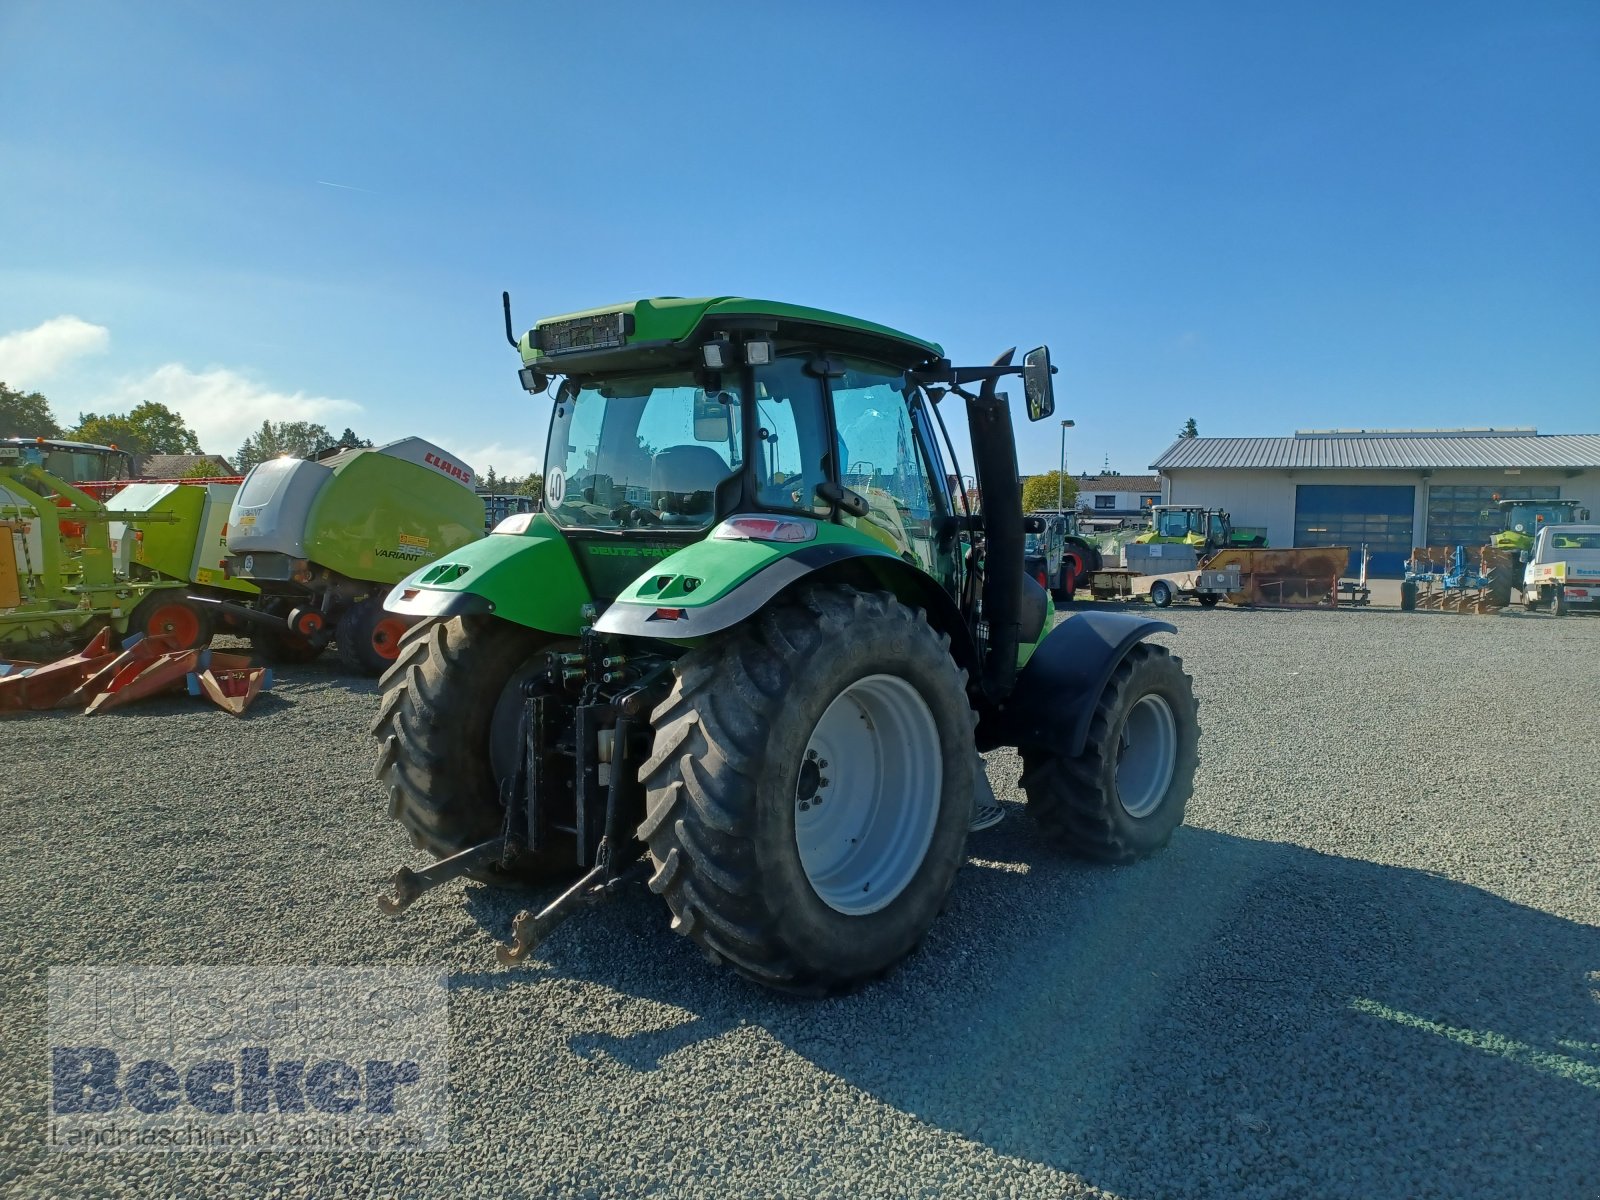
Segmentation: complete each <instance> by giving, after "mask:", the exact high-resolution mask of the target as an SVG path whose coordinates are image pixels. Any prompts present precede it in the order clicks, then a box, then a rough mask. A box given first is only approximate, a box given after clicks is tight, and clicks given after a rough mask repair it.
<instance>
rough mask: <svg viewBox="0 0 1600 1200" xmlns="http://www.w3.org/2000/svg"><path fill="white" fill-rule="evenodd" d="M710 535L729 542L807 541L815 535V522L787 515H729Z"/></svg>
mask: <svg viewBox="0 0 1600 1200" xmlns="http://www.w3.org/2000/svg"><path fill="white" fill-rule="evenodd" d="M711 536H712V537H714V538H720V539H722V540H723V541H730V542H741V541H742V542H809V541H811V540H813V539H814V538H815V537H816V536H817V523H816V522H815V521H806V520H798V519H793V518H788V517H729V518H728V519H727V520H726V521H724V522H723V523H722V524H721V525H719V526H718V527H717V531H716V532H715V533H714V534H712V535H711Z"/></svg>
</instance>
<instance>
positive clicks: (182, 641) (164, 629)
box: [144, 604, 200, 650]
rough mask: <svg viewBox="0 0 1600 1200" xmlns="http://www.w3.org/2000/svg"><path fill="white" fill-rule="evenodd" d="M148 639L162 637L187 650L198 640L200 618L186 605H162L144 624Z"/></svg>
mask: <svg viewBox="0 0 1600 1200" xmlns="http://www.w3.org/2000/svg"><path fill="white" fill-rule="evenodd" d="M144 632H145V633H146V634H147V635H148V636H150V637H164V638H169V639H171V640H172V641H174V642H176V643H177V644H178V645H179V646H180V647H182V648H183V649H186V650H187V649H188V648H189V647H191V646H193V645H194V644H195V643H196V642H198V641H199V640H200V618H199V616H198V615H197V614H196V613H195V611H194V610H193V609H191V608H190V607H189V606H188V605H186V604H163V605H162V606H161V607H160V608H158V609H156V610H155V611H154V612H153V613H151V614H150V619H149V620H148V621H146V622H145V623H144Z"/></svg>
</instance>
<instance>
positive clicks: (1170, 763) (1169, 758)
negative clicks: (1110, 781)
mask: <svg viewBox="0 0 1600 1200" xmlns="http://www.w3.org/2000/svg"><path fill="white" fill-rule="evenodd" d="M1177 766H1178V722H1177V720H1176V719H1175V718H1174V717H1173V715H1172V707H1171V706H1170V705H1169V704H1168V703H1167V702H1166V699H1165V698H1164V697H1162V696H1159V695H1157V694H1156V693H1155V692H1149V693H1146V694H1145V695H1143V696H1140V697H1139V700H1138V703H1136V704H1135V705H1134V706H1133V707H1132V708H1131V709H1129V710H1128V719H1127V720H1126V721H1124V722H1123V723H1122V735H1121V738H1120V741H1119V744H1118V746H1117V798H1118V799H1119V800H1120V801H1121V802H1122V807H1123V808H1124V809H1125V810H1126V811H1127V814H1128V815H1129V816H1130V817H1148V816H1149V815H1150V814H1151V813H1153V812H1155V810H1156V809H1158V808H1160V807H1161V802H1162V801H1163V800H1165V799H1166V796H1167V791H1168V790H1169V789H1170V788H1171V787H1172V776H1173V774H1174V772H1175V771H1176V770H1177Z"/></svg>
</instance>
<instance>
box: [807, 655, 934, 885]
mask: <svg viewBox="0 0 1600 1200" xmlns="http://www.w3.org/2000/svg"><path fill="white" fill-rule="evenodd" d="M830 763H831V764H833V765H832V766H830ZM943 783H944V767H943V761H942V757H941V748H940V739H939V730H938V726H937V725H936V724H935V723H934V719H933V713H932V711H931V710H930V709H929V708H928V705H927V703H926V702H925V701H924V700H923V699H922V696H921V695H920V694H919V693H918V691H917V689H916V688H915V687H914V686H913V685H912V684H911V683H909V682H908V681H906V680H904V679H901V678H900V677H899V676H896V675H869V676H866V677H865V678H863V679H858V680H857V681H856V682H855V683H853V684H851V685H850V686H849V687H847V688H846V689H845V690H844V691H843V692H841V693H840V694H839V695H838V696H837V697H835V698H834V700H833V702H832V703H831V704H829V706H828V708H827V710H826V711H825V712H824V713H823V714H822V717H821V719H820V720H818V722H817V725H816V728H815V729H814V730H813V731H812V733H811V737H810V739H809V741H808V743H807V745H806V750H805V756H804V758H803V759H802V760H801V763H800V769H799V771H798V773H797V775H796V779H795V793H794V795H795V814H794V815H795V844H796V846H797V848H798V849H799V852H800V863H801V866H802V868H803V869H804V871H805V874H806V880H807V882H809V883H810V884H811V888H812V890H813V891H814V892H816V894H817V897H818V899H820V900H821V901H822V902H823V903H824V904H826V905H828V907H829V908H832V909H834V910H835V911H836V912H841V913H844V914H845V915H846V916H865V915H867V914H868V913H874V912H877V911H879V910H880V909H883V908H885V907H887V906H888V905H889V904H890V903H892V902H893V901H894V899H895V897H897V896H898V895H900V893H901V892H903V891H904V890H905V889H906V887H907V886H908V885H909V884H910V883H911V881H912V880H913V879H914V878H915V877H916V875H917V873H918V871H919V870H920V869H921V867H922V863H923V860H924V859H925V858H926V857H927V853H928V847H929V845H931V844H932V841H933V831H934V827H935V826H936V824H937V823H938V816H939V804H940V800H941V796H942V792H943Z"/></svg>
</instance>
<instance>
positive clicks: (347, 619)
mask: <svg viewBox="0 0 1600 1200" xmlns="http://www.w3.org/2000/svg"><path fill="white" fill-rule="evenodd" d="M383 599H384V593H381V592H380V593H376V594H374V595H371V596H368V597H366V599H364V600H361V601H359V602H358V603H356V604H352V605H351V606H350V607H349V608H347V609H345V610H344V612H342V613H340V614H339V620H338V623H337V624H336V625H335V626H334V630H333V648H334V650H335V652H336V653H337V654H338V656H339V665H340V666H342V667H343V668H344V669H345V670H346V671H349V672H350V673H351V674H352V675H382V674H384V673H385V672H386V671H388V669H389V666H390V664H392V663H393V662H394V661H395V659H396V658H398V657H399V654H400V649H401V647H402V645H403V644H404V642H405V634H406V633H407V632H408V627H409V626H410V623H411V621H412V620H414V618H406V617H402V616H400V615H399V614H398V613H390V612H386V611H385V610H384V607H383Z"/></svg>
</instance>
